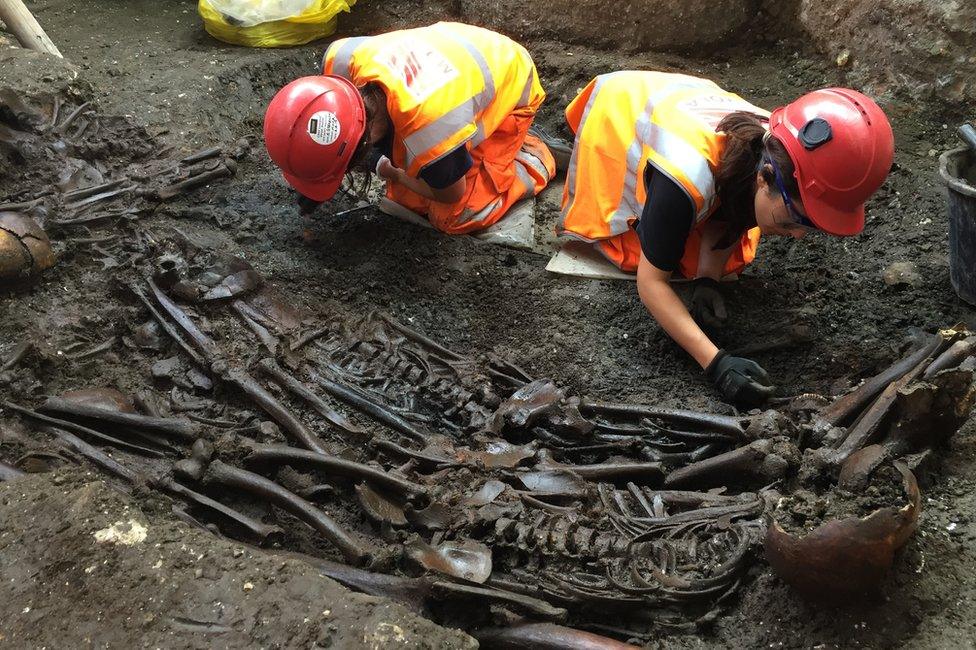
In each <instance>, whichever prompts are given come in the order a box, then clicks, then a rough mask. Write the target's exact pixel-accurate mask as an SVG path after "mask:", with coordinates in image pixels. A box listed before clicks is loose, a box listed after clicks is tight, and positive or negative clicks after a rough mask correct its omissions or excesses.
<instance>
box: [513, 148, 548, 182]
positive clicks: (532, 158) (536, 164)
mask: <svg viewBox="0 0 976 650" xmlns="http://www.w3.org/2000/svg"><path fill="white" fill-rule="evenodd" d="M515 159H516V160H521V161H522V162H523V163H525V164H526V165H528V166H529V167H531V168H532V169H534V170H535V171H536V172H537V173H538V174H539V176H541V177H542V178H544V179H546V180H547V181H548V180H549V170H548V169H546V164H545V163H544V162H542V161H541V160H540V159H539V157H538V156H536V155H535V154H534V153H532V152H531V151H529V150H527V149H521V150H520V151H519V152H518V153H517V154H515Z"/></svg>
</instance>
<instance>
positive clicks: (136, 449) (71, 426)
mask: <svg viewBox="0 0 976 650" xmlns="http://www.w3.org/2000/svg"><path fill="white" fill-rule="evenodd" d="M0 405H2V406H4V407H5V408H8V409H10V410H11V411H16V412H17V413H20V414H21V415H23V416H25V417H27V418H30V419H31V420H36V421H38V422H43V423H44V424H47V425H49V426H52V427H57V428H58V429H60V430H63V431H74V432H75V433H79V434H81V435H84V436H87V437H89V438H93V439H95V440H100V441H102V442H104V443H106V444H109V445H112V446H114V447H118V448H119V449H126V450H128V451H131V452H133V453H136V454H141V455H143V456H154V457H158V458H161V457H163V455H164V454H163V453H162V452H160V451H158V450H156V449H150V448H149V447H143V446H142V445H137V444H135V443H132V442H128V441H126V440H120V439H119V438H116V437H114V436H110V435H108V434H105V433H102V432H101V431H95V430H94V429H89V428H88V427H85V426H82V425H80V424H78V423H76V422H71V421H69V420H60V419H58V418H54V417H51V416H49V415H44V414H42V413H38V412H37V411H32V410H31V409H28V408H24V407H23V406H18V405H17V404H14V403H12V402H7V401H0ZM93 449H94V447H93ZM79 453H80V452H79Z"/></svg>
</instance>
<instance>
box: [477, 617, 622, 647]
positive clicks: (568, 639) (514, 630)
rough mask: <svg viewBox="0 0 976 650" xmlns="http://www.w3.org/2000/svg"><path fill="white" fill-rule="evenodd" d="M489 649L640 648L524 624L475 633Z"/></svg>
mask: <svg viewBox="0 0 976 650" xmlns="http://www.w3.org/2000/svg"><path fill="white" fill-rule="evenodd" d="M471 634H472V636H474V638H476V639H477V640H478V643H480V644H481V645H482V647H485V648H494V649H497V650H636V648H637V646H634V645H630V644H629V643H623V642H621V641H616V640H614V639H611V638H608V637H605V636H600V635H598V634H593V633H592V632H584V631H582V630H576V629H573V628H571V627H564V626H562V625H554V624H552V623H523V624H521V625H515V626H511V627H490V628H481V629H479V630H474V631H472V632H471Z"/></svg>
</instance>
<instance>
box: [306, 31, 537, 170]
mask: <svg viewBox="0 0 976 650" xmlns="http://www.w3.org/2000/svg"><path fill="white" fill-rule="evenodd" d="M322 69H323V72H324V73H325V74H335V75H340V76H343V77H346V78H347V79H349V80H350V81H352V82H353V83H354V84H356V85H357V86H363V85H365V84H366V83H368V82H370V81H373V82H376V83H378V84H380V86H382V87H383V90H384V91H385V92H386V97H387V109H388V110H389V114H390V120H391V121H392V123H393V126H394V142H393V157H392V162H393V164H394V165H396V166H397V167H399V168H401V169H403V170H405V171H406V172H407V174H409V175H410V176H412V177H414V178H417V177H418V176H419V175H420V170H421V169H423V167H424V166H426V165H428V164H430V163H431V162H434V161H436V160H437V159H438V158H440V157H442V156H444V155H445V154H447V153H449V152H451V151H453V150H454V149H456V148H457V147H458V146H459V145H461V144H465V143H466V144H467V146H468V149H469V150H470V149H473V148H475V147H477V146H478V145H479V144H480V143H481V142H483V141H484V140H485V139H486V138H488V137H490V136H491V135H492V133H494V132H495V130H496V129H497V128H498V126H499V125H500V124H501V123H502V122H503V121H504V120H505V118H507V117H508V116H509V115H510V114H511V113H512V112H514V111H515V109H516V108H518V107H527V106H533V107H538V105H539V104H541V103H542V100H543V99H544V98H545V92H544V91H543V90H542V85H541V84H540V83H539V76H538V74H537V72H536V69H535V64H534V63H533V62H532V58H531V57H530V56H529V53H528V52H527V51H526V50H525V48H524V47H522V46H521V45H519V44H518V43H516V42H515V41H513V40H511V39H510V38H508V37H507V36H502V35H501V34H496V33H495V32H491V31H488V30H486V29H482V28H480V27H474V26H471V25H464V24H461V23H437V24H435V25H431V26H429V27H420V28H417V29H405V30H401V31H395V32H390V33H387V34H380V35H378V36H360V37H355V38H343V39H339V40H337V41H335V42H333V43H332V44H331V45H330V46H329V49H328V50H326V53H325V57H324V59H323V64H322Z"/></svg>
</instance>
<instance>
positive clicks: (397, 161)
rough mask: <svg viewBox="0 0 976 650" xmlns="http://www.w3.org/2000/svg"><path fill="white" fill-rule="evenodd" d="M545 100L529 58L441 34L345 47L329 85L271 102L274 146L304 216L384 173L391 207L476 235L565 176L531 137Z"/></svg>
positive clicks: (487, 35) (501, 43)
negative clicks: (360, 175) (361, 175)
mask: <svg viewBox="0 0 976 650" xmlns="http://www.w3.org/2000/svg"><path fill="white" fill-rule="evenodd" d="M544 98H545V92H544V91H543V90H542V86H541V84H540V83H539V76H538V73H537V72H536V69H535V64H534V63H533V61H532V58H531V57H530V56H529V54H528V52H527V51H526V50H525V48H524V47H522V46H521V45H519V44H518V43H516V42H514V41H512V40H511V39H509V38H507V37H505V36H502V35H501V34H496V33H494V32H491V31H488V30H486V29H482V28H479V27H473V26H470V25H464V24H460V23H437V24H435V25H431V26H429V27H421V28H417V29H406V30H400V31H395V32H390V33H387V34H380V35H378V36H361V37H354V38H343V39H339V40H337V41H335V42H333V43H332V44H331V45H330V46H329V48H328V50H327V51H326V53H325V56H324V58H323V65H322V74H321V75H316V76H309V77H302V78H300V79H296V80H295V81H292V82H291V83H289V84H288V85H286V86H285V87H284V88H282V89H281V90H280V91H279V92H278V93H277V94H276V95H275V97H274V98H273V99H272V100H271V103H270V104H269V106H268V109H267V112H266V115H265V121H264V138H265V144H266V146H267V149H268V153H269V155H270V156H271V159H272V160H273V161H274V162H275V164H277V165H278V167H280V168H281V170H282V172H283V173H284V177H285V179H286V180H287V181H288V183H289V184H290V185H291V186H292V187H294V188H295V189H296V190H297V191H298V192H299V194H300V197H301V198H300V199H299V207H300V211H301V212H302V213H303V214H308V213H310V212H311V211H313V210H314V209H315V208H316V207H317V206H318V205H319V203H321V202H322V201H326V200H329V199H330V198H332V197H333V196H334V195H335V193H336V191H337V190H338V188H339V186H340V184H341V182H342V178H343V176H344V175H345V174H346V173H347V172H348V171H351V170H352V171H362V172H371V171H375V172H376V173H377V174H378V175H379V176H380V177H382V178H383V179H385V180H386V182H387V183H386V195H387V198H389V199H390V200H392V201H394V202H395V203H397V204H399V205H401V206H403V207H405V208H407V209H408V210H410V211H413V212H415V213H417V214H420V215H425V216H426V217H427V218H428V219H429V220H430V223H431V224H432V225H433V226H434V227H435V228H437V229H438V230H440V231H442V232H445V233H450V234H462V233H470V232H475V231H478V230H483V229H485V228H487V227H488V226H491V225H492V224H494V223H496V222H497V221H498V220H500V219H501V218H502V217H504V216H505V214H506V212H508V210H509V209H510V208H511V207H512V205H514V204H515V203H516V202H518V201H520V200H522V199H527V198H531V197H533V196H535V195H536V194H538V193H539V192H540V191H541V190H542V189H543V188H544V187H545V186H546V184H547V183H548V182H549V179H550V178H551V177H552V176H553V174H554V172H555V162H554V160H553V156H552V153H551V152H550V151H549V149H548V148H547V147H546V145H545V144H544V143H543V141H542V140H540V139H539V138H538V137H536V136H535V135H534V134H530V133H529V127H530V126H531V124H532V120H533V118H534V117H535V114H536V111H537V110H538V108H539V106H540V104H541V103H542V101H543V99H544Z"/></svg>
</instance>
